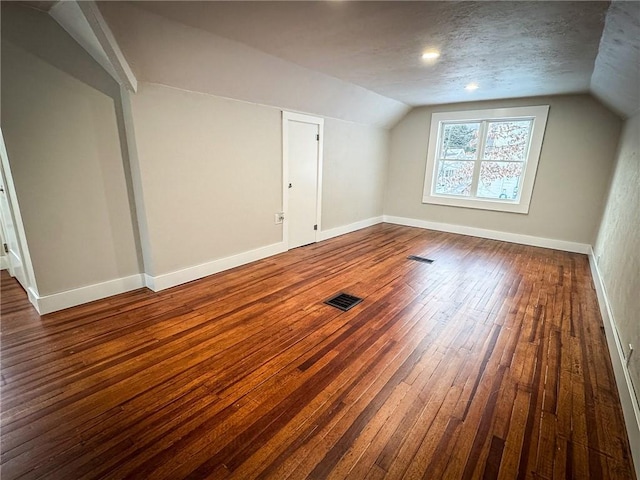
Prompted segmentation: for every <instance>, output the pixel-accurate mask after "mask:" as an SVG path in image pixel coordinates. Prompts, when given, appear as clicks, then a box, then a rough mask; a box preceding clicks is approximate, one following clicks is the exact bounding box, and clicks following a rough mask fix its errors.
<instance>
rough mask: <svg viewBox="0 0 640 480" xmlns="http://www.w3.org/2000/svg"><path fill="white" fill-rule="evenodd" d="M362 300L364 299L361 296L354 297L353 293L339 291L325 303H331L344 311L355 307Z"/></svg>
mask: <svg viewBox="0 0 640 480" xmlns="http://www.w3.org/2000/svg"><path fill="white" fill-rule="evenodd" d="M361 301H362V299H361V298H358V297H354V296H353V295H348V294H346V293H339V294H338V295H335V296H333V297H331V298H330V299H329V300H327V301H326V302H324V303H326V304H327V305H331V306H332V307H336V308H339V309H340V310H342V311H343V312H346V311H347V310H349V309H351V308H353V307H355V306H356V305H357V304H359V303H360V302H361Z"/></svg>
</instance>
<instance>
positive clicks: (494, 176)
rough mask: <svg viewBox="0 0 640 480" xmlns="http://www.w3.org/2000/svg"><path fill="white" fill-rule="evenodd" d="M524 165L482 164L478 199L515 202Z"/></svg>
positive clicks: (513, 163)
mask: <svg viewBox="0 0 640 480" xmlns="http://www.w3.org/2000/svg"><path fill="white" fill-rule="evenodd" d="M523 167H524V163H521V162H480V181H479V182H478V197H482V198H497V199H508V200H515V199H516V198H518V184H519V182H520V177H521V176H522V171H523Z"/></svg>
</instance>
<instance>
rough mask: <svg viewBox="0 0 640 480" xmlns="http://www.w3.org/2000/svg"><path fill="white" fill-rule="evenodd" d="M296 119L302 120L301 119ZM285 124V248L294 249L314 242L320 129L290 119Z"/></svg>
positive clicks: (317, 216) (317, 125) (316, 224)
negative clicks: (286, 231)
mask: <svg viewBox="0 0 640 480" xmlns="http://www.w3.org/2000/svg"><path fill="white" fill-rule="evenodd" d="M297 117H298V118H303V116H302V115H300V116H297ZM316 120H317V119H316ZM320 120H321V119H320ZM285 121H286V122H288V124H287V136H288V139H287V145H288V179H287V180H285V183H287V185H288V188H287V193H288V211H287V213H286V215H285V221H287V222H288V237H289V248H296V247H300V246H302V245H308V244H310V243H314V242H315V241H316V232H317V229H318V218H319V208H318V207H319V205H318V203H319V195H318V186H319V171H320V139H319V136H320V130H321V125H320V124H319V123H309V122H306V121H298V120H293V119H291V118H288V119H287V118H285Z"/></svg>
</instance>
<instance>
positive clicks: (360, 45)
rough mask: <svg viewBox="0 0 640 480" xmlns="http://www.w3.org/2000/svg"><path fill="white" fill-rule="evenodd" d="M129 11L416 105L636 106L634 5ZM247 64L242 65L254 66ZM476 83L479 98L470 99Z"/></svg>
mask: <svg viewBox="0 0 640 480" xmlns="http://www.w3.org/2000/svg"><path fill="white" fill-rule="evenodd" d="M129 4H130V5H129V6H131V5H135V6H136V7H137V8H138V9H143V10H144V11H146V12H148V13H151V14H153V18H156V19H158V18H162V19H164V20H165V21H167V20H168V21H170V22H172V23H173V24H180V25H182V26H186V27H189V28H192V29H194V30H197V31H200V32H206V33H208V34H210V35H212V36H211V37H210V39H209V40H210V42H209V43H210V44H221V43H222V42H220V41H214V39H216V38H217V39H221V38H223V39H227V40H231V41H233V42H236V48H235V50H237V52H238V53H239V54H240V50H241V48H239V47H238V45H241V46H245V47H250V48H251V50H255V51H256V52H262V53H263V54H266V55H268V56H269V57H271V58H277V59H279V60H285V61H286V62H289V63H290V64H294V65H296V66H299V67H304V69H306V70H308V71H313V72H317V73H320V74H323V75H325V77H327V78H328V77H332V78H334V79H339V80H341V81H342V82H344V83H347V84H352V85H356V86H359V87H362V88H364V89H366V90H369V91H371V92H375V93H376V94H379V95H380V96H383V97H386V98H388V99H393V100H395V101H397V102H401V103H404V104H406V105H410V106H418V105H432V104H443V103H457V102H465V101H475V100H487V99H497V98H513V97H530V96H538V95H553V94H566V93H583V92H588V91H592V92H593V93H594V94H595V95H596V96H598V97H599V98H600V99H601V100H603V101H604V102H605V103H606V104H607V105H609V106H610V107H611V108H613V109H614V110H616V111H617V112H618V113H621V114H626V115H630V114H632V113H633V112H635V111H636V110H637V109H638V105H639V102H640V87H639V86H638V68H640V67H639V66H640V54H639V52H640V27H639V26H638V24H639V21H638V8H639V7H640V2H638V1H632V2H614V3H613V5H612V6H611V8H609V6H610V4H609V2H599V1H588V2H580V1H579V2H565V1H550V2H545V1H516V2H500V1H482V2H437V1H424V2H422V1H409V2H403V1H380V2H367V1H341V2H339V1H321V2H297V1H288V2H286V1H285V2H271V1H258V2H244V1H221V2H216V1H202V2H191V1H177V2H171V1H160V2H155V1H143V2H129ZM103 7H104V9H105V10H106V13H107V14H108V15H107V19H108V20H109V22H110V23H112V24H113V27H114V30H119V31H120V32H121V33H122V36H124V37H126V42H127V43H129V44H134V43H140V44H141V43H144V42H145V41H147V42H148V41H149V40H148V39H146V40H145V39H141V38H136V33H135V31H134V32H131V31H126V30H127V29H130V28H135V27H136V26H135V25H134V24H132V23H131V22H130V21H128V20H127V19H126V18H125V17H126V15H128V14H127V13H126V11H127V10H126V6H125V5H123V4H122V2H107V3H105V4H104V5H103ZM101 8H102V7H101ZM128 11H131V10H128ZM149 18H152V17H149ZM605 20H606V22H605ZM149 21H150V20H149ZM123 25H127V27H123ZM605 25H606V28H605ZM163 28H168V27H163ZM145 31H146V30H145ZM175 41H176V42H179V41H180V40H179V39H176V40H175ZM194 45H195V44H191V46H192V47H194ZM202 45H203V48H204V43H203V44H202ZM207 48H210V46H209V47H207ZM427 49H437V50H439V51H441V53H442V55H441V57H440V58H439V59H438V60H437V61H435V62H432V63H427V62H425V61H424V60H422V59H421V58H420V57H421V54H422V52H423V51H425V50H427ZM132 50H135V51H137V58H135V59H134V63H135V62H137V63H138V64H147V65H148V64H149V61H148V59H144V58H142V57H143V56H144V55H146V56H149V55H153V54H154V52H153V49H152V48H151V47H149V46H148V47H147V48H146V49H142V48H141V47H139V46H138V47H132ZM142 50H145V52H144V53H142ZM165 50H166V48H165ZM125 53H126V49H125ZM185 53H186V52H185V50H184V49H183V55H184V54H185ZM250 56H251V55H250ZM254 56H255V55H254ZM248 58H249V57H247V58H243V57H242V56H238V57H236V61H237V62H238V63H242V64H245V65H247V63H248V62H249V59H248ZM265 59H266V57H263V58H262V60H265ZM182 60H183V59H181V61H182ZM271 63H273V64H274V65H275V63H274V62H266V63H265V65H266V64H271ZM224 66H225V67H226V66H228V65H227V64H225V65H224ZM594 66H595V70H594ZM176 67H178V65H176ZM247 68H250V67H247ZM285 72H286V74H287V75H291V74H292V72H291V71H289V70H288V69H284V70H282V75H284V74H285ZM190 73H191V74H193V73H194V72H193V71H192V72H190ZM278 74H279V72H268V73H266V76H267V77H272V76H274V75H278ZM592 78H593V80H592ZM291 80H292V78H291V77H289V78H288V79H287V80H286V81H289V82H290V81H291ZM216 81H217V80H216V78H215V76H214V77H211V76H210V77H209V78H207V85H210V86H211V89H214V86H215V83H216ZM471 82H474V83H477V84H478V85H479V88H478V90H476V91H474V92H468V91H466V90H465V89H464V87H465V85H467V84H468V83H471ZM179 86H182V85H179ZM211 93H218V92H214V91H211ZM249 96H251V95H249ZM240 97H241V98H242V95H240ZM249 100H251V101H255V100H254V99H251V98H250V99H249ZM395 110H396V112H397V110H398V109H397V108H395Z"/></svg>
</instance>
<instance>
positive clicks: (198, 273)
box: [144, 242, 287, 292]
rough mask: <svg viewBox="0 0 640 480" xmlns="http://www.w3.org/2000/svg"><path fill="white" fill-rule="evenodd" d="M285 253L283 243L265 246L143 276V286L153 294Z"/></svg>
mask: <svg viewBox="0 0 640 480" xmlns="http://www.w3.org/2000/svg"><path fill="white" fill-rule="evenodd" d="M286 251H287V247H286V244H285V243H284V242H280V243H274V244H273V245H267V246H266V247H261V248H256V249H255V250H249V251H248V252H243V253H239V254H237V255H232V256H230V257H225V258H220V259H218V260H214V261H212V262H207V263H203V264H201V265H196V266H194V267H189V268H184V269H182V270H177V271H175V272H170V273H165V274H162V275H158V276H157V277H152V276H151V275H145V276H144V277H145V278H144V280H145V285H146V286H147V287H148V288H150V289H151V290H153V291H154V292H158V291H160V290H164V289H166V288H171V287H175V286H176V285H181V284H183V283H187V282H191V281H193V280H197V279H199V278H202V277H206V276H208V275H213V274H214V273H219V272H222V271H224V270H229V269H230V268H234V267H239V266H240V265H244V264H247V263H250V262H255V261H256V260H262V259H263V258H267V257H270V256H272V255H277V254H278V253H282V252H286Z"/></svg>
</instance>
